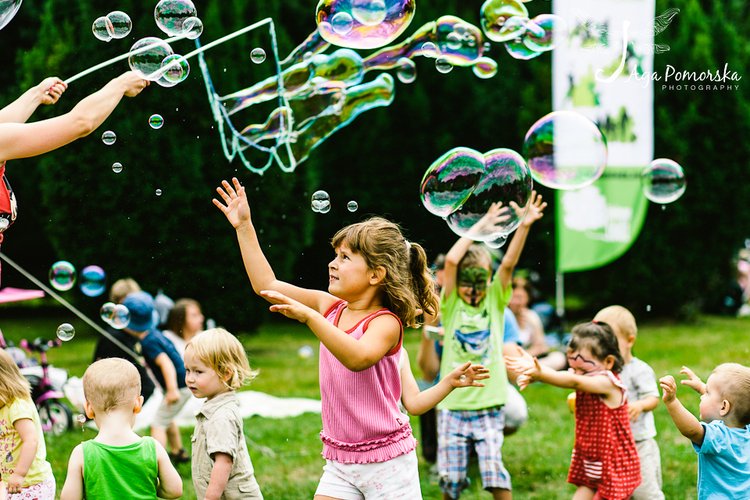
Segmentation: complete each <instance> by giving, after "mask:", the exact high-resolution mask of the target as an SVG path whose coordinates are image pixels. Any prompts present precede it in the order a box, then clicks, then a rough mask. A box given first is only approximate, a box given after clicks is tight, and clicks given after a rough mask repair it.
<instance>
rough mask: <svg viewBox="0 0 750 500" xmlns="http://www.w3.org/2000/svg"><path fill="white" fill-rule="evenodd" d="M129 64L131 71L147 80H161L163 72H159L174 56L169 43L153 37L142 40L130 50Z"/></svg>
mask: <svg viewBox="0 0 750 500" xmlns="http://www.w3.org/2000/svg"><path fill="white" fill-rule="evenodd" d="M130 52H131V54H130V57H128V64H129V65H130V69H132V70H133V71H135V72H137V73H139V74H140V75H141V76H143V78H146V79H147V80H152V81H154V80H159V79H160V78H161V77H162V76H163V72H162V71H159V70H161V67H162V62H163V61H164V59H165V58H166V57H167V56H171V55H172V54H174V51H173V50H172V47H170V46H169V44H168V43H167V42H165V41H164V40H161V39H160V38H156V37H153V36H147V37H146V38H141V39H140V40H138V41H137V42H135V43H134V44H133V46H132V47H131V48H130Z"/></svg>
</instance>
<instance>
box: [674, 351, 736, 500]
mask: <svg viewBox="0 0 750 500" xmlns="http://www.w3.org/2000/svg"><path fill="white" fill-rule="evenodd" d="M680 373H682V374H684V375H687V376H688V379H687V380H683V381H682V384H684V385H687V386H688V387H691V388H692V389H694V390H696V391H697V392H698V393H700V394H701V402H700V421H699V420H698V419H697V418H695V415H693V414H692V413H690V412H689V411H688V410H687V409H686V408H685V407H684V406H683V405H682V403H681V402H680V400H679V399H677V384H676V382H675V380H674V377H672V376H671V375H667V376H666V377H662V378H661V379H659V385H661V388H662V391H663V395H662V399H663V400H664V404H665V405H666V406H667V411H668V412H669V416H670V417H672V420H673V421H674V423H675V425H676V426H677V429H678V430H679V431H680V433H682V435H683V436H685V437H686V438H688V439H689V440H690V441H691V442H692V443H693V448H694V449H695V451H696V452H697V453H698V500H708V499H711V498H731V499H738V500H739V499H747V498H750V497H748V492H750V461H748V459H747V458H748V457H750V428H748V426H750V368H748V367H746V366H742V365H740V364H738V363H723V364H720V365H719V366H717V367H716V368H714V371H713V372H711V375H710V376H709V377H708V380H707V381H706V383H705V384H704V383H703V382H702V381H701V379H700V378H698V377H697V376H695V374H694V373H693V372H692V371H691V370H690V369H689V368H687V367H684V366H683V367H682V369H681V370H680Z"/></svg>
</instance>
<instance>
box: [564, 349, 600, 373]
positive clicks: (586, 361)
mask: <svg viewBox="0 0 750 500" xmlns="http://www.w3.org/2000/svg"><path fill="white" fill-rule="evenodd" d="M586 354H588V353H586ZM568 365H569V366H570V368H571V369H572V370H573V371H574V372H575V373H577V374H579V375H585V374H587V373H591V372H596V371H599V370H601V369H602V367H601V364H600V363H599V362H598V361H597V360H595V359H593V358H588V357H586V356H583V355H582V354H581V353H580V352H579V351H574V352H573V353H569V354H568Z"/></svg>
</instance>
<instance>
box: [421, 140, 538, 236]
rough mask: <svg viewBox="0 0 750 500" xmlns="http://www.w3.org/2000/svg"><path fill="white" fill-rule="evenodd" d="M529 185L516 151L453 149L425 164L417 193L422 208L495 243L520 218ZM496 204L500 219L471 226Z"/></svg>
mask: <svg viewBox="0 0 750 500" xmlns="http://www.w3.org/2000/svg"><path fill="white" fill-rule="evenodd" d="M531 188H532V179H531V175H530V172H529V167H528V166H527V164H526V162H525V161H524V159H523V157H522V156H521V155H520V154H518V153H517V152H515V151H513V150H511V149H506V148H498V149H493V150H492V151H488V152H487V153H484V154H482V153H479V152H477V151H475V150H473V149H470V148H465V147H458V148H454V149H452V150H450V151H448V152H447V153H445V154H444V155H443V156H441V157H440V158H438V159H437V160H436V161H435V162H434V163H433V164H432V165H430V167H429V168H428V169H427V172H425V175H424V177H423V178H422V184H421V187H420V196H421V200H422V203H423V204H424V206H425V208H426V209H427V210H428V211H430V212H431V213H433V214H435V215H438V216H440V217H442V218H444V219H445V220H446V222H447V223H448V226H449V227H450V228H451V230H452V231H453V232H455V233H456V234H458V235H459V236H467V237H470V238H472V239H474V240H477V241H485V242H489V243H490V244H492V245H493V246H496V247H499V246H501V245H502V244H503V243H504V242H505V239H506V238H507V235H508V234H509V233H510V232H512V231H513V230H515V229H516V228H517V227H518V225H519V224H520V223H521V221H522V220H523V217H524V216H525V210H526V208H527V203H528V201H529V197H530V195H531ZM497 202H500V203H501V207H500V213H501V216H500V217H499V220H498V221H496V222H495V223H493V224H490V225H486V226H484V227H480V228H477V227H475V224H476V223H477V222H478V221H479V220H480V219H481V218H482V217H484V216H485V214H487V212H488V211H489V210H490V207H491V206H492V205H493V204H494V203H497ZM472 228H474V230H473V231H472V232H470V231H469V230H470V229H472Z"/></svg>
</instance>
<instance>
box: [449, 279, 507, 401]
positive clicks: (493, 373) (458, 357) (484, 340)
mask: <svg viewBox="0 0 750 500" xmlns="http://www.w3.org/2000/svg"><path fill="white" fill-rule="evenodd" d="M510 294H511V287H510V286H509V287H507V288H506V289H505V290H503V286H502V283H501V282H500V275H499V274H498V273H495V276H493V278H492V281H491V282H490V286H488V287H487V295H486V296H485V298H484V300H483V301H482V303H481V304H479V305H478V306H476V307H474V306H472V305H471V304H467V303H466V302H464V301H463V299H461V297H459V296H458V288H457V287H456V288H454V289H453V291H452V292H451V293H450V295H447V296H446V295H443V296H441V298H440V299H441V303H440V313H441V316H442V322H443V327H444V329H445V334H444V338H443V358H442V361H441V363H440V378H444V377H446V376H447V375H448V373H450V372H451V371H453V370H454V369H455V368H456V367H458V366H461V365H462V364H464V363H466V362H467V361H471V362H472V363H479V364H482V365H484V366H485V368H487V369H488V370H489V371H490V378H489V379H487V380H484V381H483V383H484V387H466V388H461V389H456V390H455V391H452V392H451V393H450V394H448V397H446V398H445V399H444V400H443V401H442V402H441V403H440V404H439V405H438V408H439V409H441V410H443V409H444V410H481V409H484V408H492V407H493V406H500V405H503V404H505V397H506V396H505V394H506V389H507V385H508V376H507V374H506V373H505V363H504V362H503V328H504V325H505V322H504V311H505V306H506V305H507V304H508V301H509V300H510Z"/></svg>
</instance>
